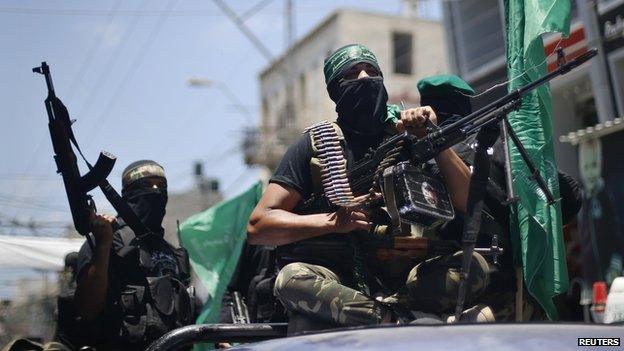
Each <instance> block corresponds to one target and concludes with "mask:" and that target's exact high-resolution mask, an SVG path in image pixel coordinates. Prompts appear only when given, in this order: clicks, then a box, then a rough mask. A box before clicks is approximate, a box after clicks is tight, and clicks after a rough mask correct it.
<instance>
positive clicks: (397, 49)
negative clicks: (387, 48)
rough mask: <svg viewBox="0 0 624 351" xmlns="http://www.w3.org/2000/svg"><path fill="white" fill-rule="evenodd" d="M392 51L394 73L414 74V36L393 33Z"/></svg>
mask: <svg viewBox="0 0 624 351" xmlns="http://www.w3.org/2000/svg"><path fill="white" fill-rule="evenodd" d="M392 50H393V53H392V54H393V55H392V60H393V62H394V73H399V74H412V35H411V34H409V33H393V34H392Z"/></svg>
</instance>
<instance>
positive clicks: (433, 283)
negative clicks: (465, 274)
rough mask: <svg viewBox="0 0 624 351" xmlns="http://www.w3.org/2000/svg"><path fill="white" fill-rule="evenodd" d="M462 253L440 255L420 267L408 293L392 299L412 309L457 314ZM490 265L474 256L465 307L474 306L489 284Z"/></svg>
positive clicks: (407, 285) (411, 275) (413, 274)
mask: <svg viewBox="0 0 624 351" xmlns="http://www.w3.org/2000/svg"><path fill="white" fill-rule="evenodd" d="M461 264H462V252H461V251H458V252H456V253H454V254H452V255H446V256H436V257H433V258H430V259H428V260H426V261H424V262H421V263H419V264H417V265H416V266H415V267H414V268H413V269H412V270H411V271H410V272H409V274H408V276H407V280H406V282H405V290H404V291H401V292H399V293H397V294H395V295H393V296H392V297H390V298H388V299H387V300H388V302H392V300H393V298H395V299H394V301H396V302H398V303H402V304H403V305H405V306H407V307H408V308H410V309H411V310H416V311H421V312H427V313H435V314H442V313H448V312H453V311H454V309H455V305H456V304H457V294H458V292H459V280H460V272H461ZM489 280H490V279H489V265H488V263H487V261H486V260H485V258H483V256H481V255H480V254H478V253H476V252H475V253H473V255H472V263H471V266H470V277H469V279H468V285H467V288H466V299H465V307H466V308H468V307H470V306H471V305H472V304H473V303H474V302H475V301H476V299H477V298H478V297H479V296H480V295H481V294H482V293H483V292H484V291H485V289H486V287H487V286H488V284H489Z"/></svg>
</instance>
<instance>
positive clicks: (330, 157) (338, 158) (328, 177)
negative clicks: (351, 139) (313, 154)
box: [305, 121, 357, 207]
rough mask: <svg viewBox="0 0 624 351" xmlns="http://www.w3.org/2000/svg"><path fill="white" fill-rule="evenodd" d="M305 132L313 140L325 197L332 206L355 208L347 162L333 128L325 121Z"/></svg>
mask: <svg viewBox="0 0 624 351" xmlns="http://www.w3.org/2000/svg"><path fill="white" fill-rule="evenodd" d="M305 131H306V132H309V133H310V134H311V135H312V138H313V140H314V147H315V148H316V150H317V158H318V160H319V163H320V165H321V184H322V186H323V192H324V193H325V196H326V197H327V199H328V200H329V202H330V203H331V204H332V205H334V206H339V207H355V206H356V205H357V203H356V202H355V199H354V197H353V192H352V191H351V186H350V185H349V178H348V177H347V160H346V159H345V157H344V152H343V149H342V146H341V145H340V138H339V137H338V133H337V132H336V130H335V129H334V126H332V124H331V123H329V122H327V121H321V122H319V123H316V124H314V125H312V126H310V127H308V128H307V129H306V130H305Z"/></svg>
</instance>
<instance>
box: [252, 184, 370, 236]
mask: <svg viewBox="0 0 624 351" xmlns="http://www.w3.org/2000/svg"><path fill="white" fill-rule="evenodd" d="M300 199H301V195H299V193H298V192H297V191H296V190H294V189H291V188H288V187H285V186H282V185H280V184H275V183H270V184H269V186H268V187H267V189H266V191H265V193H264V194H263V195H262V198H261V199H260V202H259V203H258V205H256V208H255V209H254V210H253V212H252V213H251V216H250V217H249V223H248V224H247V233H248V234H247V237H248V240H249V243H250V244H252V245H286V244H290V243H293V242H297V241H300V240H304V239H308V238H313V237H316V236H321V235H324V234H328V233H348V232H351V231H353V230H358V229H362V230H369V228H370V225H369V222H368V218H367V216H366V214H364V213H362V212H358V211H347V210H344V209H341V210H339V211H337V212H333V213H319V214H311V215H298V214H295V213H293V212H292V210H293V209H294V208H295V206H296V205H297V203H298V202H299V200H300Z"/></svg>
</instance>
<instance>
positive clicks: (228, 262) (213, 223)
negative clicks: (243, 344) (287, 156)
mask: <svg viewBox="0 0 624 351" xmlns="http://www.w3.org/2000/svg"><path fill="white" fill-rule="evenodd" d="M261 196H262V183H261V182H258V183H256V184H255V185H254V186H252V187H251V188H249V189H248V190H247V191H245V192H244V193H242V194H240V195H238V196H236V197H234V198H233V199H230V200H227V201H222V202H220V203H218V204H216V205H214V206H213V207H211V208H209V209H207V210H206V211H204V212H201V213H198V214H196V215H193V216H191V217H189V218H188V219H187V220H186V221H184V223H182V225H181V227H180V242H181V244H182V246H184V247H185V248H186V249H187V250H188V253H189V257H190V261H191V265H192V266H193V269H194V270H195V273H196V274H197V276H198V277H199V278H200V279H201V281H202V283H203V284H204V286H206V288H207V289H208V292H209V293H210V299H209V300H208V301H206V303H205V305H204V309H203V311H202V313H201V314H200V316H199V317H198V318H197V323H198V324H202V323H215V322H217V321H218V319H219V313H220V311H221V299H222V297H223V293H224V292H225V289H226V288H227V285H228V284H229V282H230V279H231V278H232V274H233V273H234V270H235V269H236V264H237V263H238V259H239V257H240V254H241V250H242V247H243V243H244V242H245V239H246V238H247V221H248V220H249V216H250V215H251V211H253V209H254V207H256V204H257V203H258V201H259V200H260V197H261Z"/></svg>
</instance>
